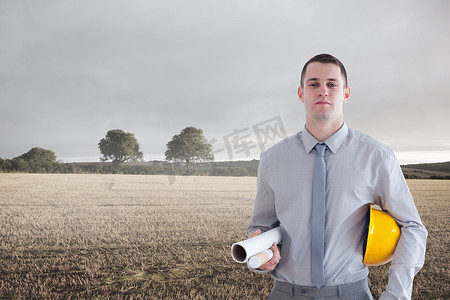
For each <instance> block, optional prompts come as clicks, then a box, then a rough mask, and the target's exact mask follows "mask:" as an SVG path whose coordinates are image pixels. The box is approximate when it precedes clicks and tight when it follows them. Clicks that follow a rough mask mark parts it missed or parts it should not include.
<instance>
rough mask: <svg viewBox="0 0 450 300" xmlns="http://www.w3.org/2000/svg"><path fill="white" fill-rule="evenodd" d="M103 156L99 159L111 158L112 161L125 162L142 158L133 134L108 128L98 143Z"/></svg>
mask: <svg viewBox="0 0 450 300" xmlns="http://www.w3.org/2000/svg"><path fill="white" fill-rule="evenodd" d="M98 148H99V149H100V152H101V154H103V157H100V160H101V161H107V160H108V159H111V160H112V161H113V162H116V163H119V162H126V161H138V160H142V158H143V156H144V155H143V153H142V152H141V151H139V143H138V141H137V139H136V138H135V137H134V134H132V133H129V132H124V131H123V130H120V129H114V130H110V131H108V132H107V133H106V136H105V138H103V139H101V140H100V142H99V143H98Z"/></svg>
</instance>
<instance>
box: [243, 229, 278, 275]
mask: <svg viewBox="0 0 450 300" xmlns="http://www.w3.org/2000/svg"><path fill="white" fill-rule="evenodd" d="M260 234H261V230H259V229H258V230H256V231H255V232H253V233H252V234H251V235H250V237H251V238H252V237H255V236H257V235H260ZM270 250H272V252H273V257H272V258H271V259H270V260H269V261H268V262H266V263H265V264H263V265H261V266H260V267H259V269H260V270H267V271H272V270H273V269H275V267H276V266H277V265H278V263H279V262H280V259H281V255H280V249H278V246H277V245H276V244H275V243H273V245H272V247H270Z"/></svg>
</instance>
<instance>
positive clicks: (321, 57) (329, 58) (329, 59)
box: [300, 53, 348, 87]
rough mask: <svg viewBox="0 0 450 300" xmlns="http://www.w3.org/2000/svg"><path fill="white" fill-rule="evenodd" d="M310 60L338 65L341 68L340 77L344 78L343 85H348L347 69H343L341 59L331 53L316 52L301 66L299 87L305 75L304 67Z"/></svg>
mask: <svg viewBox="0 0 450 300" xmlns="http://www.w3.org/2000/svg"><path fill="white" fill-rule="evenodd" d="M312 62H319V63H322V64H334V65H336V66H338V67H339V68H340V69H341V74H342V77H343V78H344V87H347V85H348V82H347V71H345V67H344V65H343V64H342V63H341V61H340V60H339V59H337V58H336V57H334V56H333V55H330V54H326V53H323V54H318V55H316V56H314V57H313V58H311V59H310V60H308V61H307V62H306V63H305V65H304V66H303V69H302V75H301V77H300V85H301V87H303V79H304V77H305V73H306V68H307V67H308V65H309V64H310V63H312Z"/></svg>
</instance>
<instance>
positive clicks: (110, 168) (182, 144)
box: [0, 127, 257, 176]
mask: <svg viewBox="0 0 450 300" xmlns="http://www.w3.org/2000/svg"><path fill="white" fill-rule="evenodd" d="M166 147H167V151H166V152H165V153H164V154H165V157H166V161H164V162H160V161H153V162H144V160H143V157H144V154H143V153H142V152H141V151H140V145H139V142H138V140H137V139H136V138H135V136H134V134H133V133H130V132H125V131H123V130H121V129H113V130H109V131H108V132H107V133H106V136H105V137H104V138H102V139H101V140H100V142H99V143H98V148H99V150H100V153H101V155H102V156H101V157H100V161H101V162H100V163H95V162H93V163H63V162H59V161H57V160H56V155H55V153H54V152H53V151H51V150H48V149H44V148H40V147H34V148H32V149H31V150H29V151H28V152H27V153H24V154H22V155H20V156H18V157H14V158H13V159H1V158H0V172H22V173H106V174H142V175H164V174H165V175H216V176H256V169H257V166H256V168H255V166H251V167H237V166H227V167H224V166H223V164H222V163H216V162H214V155H213V154H212V145H211V144H209V143H208V142H207V140H206V138H205V137H204V135H203V130H202V129H199V128H195V127H186V128H184V129H183V130H182V131H181V132H180V133H179V134H177V135H174V136H173V137H172V139H171V140H170V141H169V142H168V143H167V144H166Z"/></svg>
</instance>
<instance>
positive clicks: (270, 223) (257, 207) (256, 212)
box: [247, 152, 280, 273]
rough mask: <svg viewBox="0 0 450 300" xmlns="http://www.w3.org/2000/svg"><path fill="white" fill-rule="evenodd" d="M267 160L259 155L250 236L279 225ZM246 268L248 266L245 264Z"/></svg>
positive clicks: (258, 270) (257, 270) (249, 228)
mask: <svg viewBox="0 0 450 300" xmlns="http://www.w3.org/2000/svg"><path fill="white" fill-rule="evenodd" d="M267 171H268V160H267V158H265V157H264V152H263V153H262V154H261V159H260V162H259V166H258V179H257V188H256V198H255V204H254V207H253V214H252V218H251V220H250V224H249V225H248V234H249V237H250V235H251V234H252V233H253V232H255V231H257V230H258V229H260V230H261V233H263V232H266V231H269V230H270V229H273V228H275V227H278V226H279V225H280V222H279V221H278V218H277V215H276V211H275V195H274V192H273V190H272V188H271V187H270V184H269V178H268V172H267ZM247 266H248V264H247ZM248 268H249V269H250V270H251V271H253V272H257V273H267V272H269V271H265V270H260V269H254V268H251V267H250V266H248Z"/></svg>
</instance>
